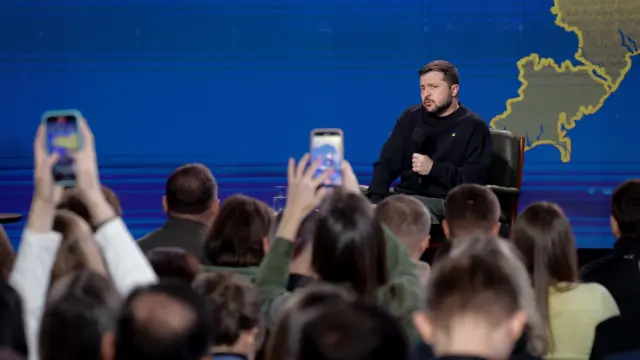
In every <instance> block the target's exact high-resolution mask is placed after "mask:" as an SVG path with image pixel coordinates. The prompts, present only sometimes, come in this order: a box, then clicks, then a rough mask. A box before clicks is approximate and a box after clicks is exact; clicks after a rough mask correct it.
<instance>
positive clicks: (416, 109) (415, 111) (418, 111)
mask: <svg viewBox="0 0 640 360" xmlns="http://www.w3.org/2000/svg"><path fill="white" fill-rule="evenodd" d="M421 115H422V104H415V105H411V106H409V107H408V108H406V109H405V110H404V111H403V112H402V115H400V118H399V119H398V122H403V123H404V122H408V121H411V119H412V118H415V117H416V116H421Z"/></svg>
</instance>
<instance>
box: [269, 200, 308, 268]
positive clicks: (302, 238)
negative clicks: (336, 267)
mask: <svg viewBox="0 0 640 360" xmlns="http://www.w3.org/2000/svg"><path fill="white" fill-rule="evenodd" d="M282 214H283V213H282V211H280V212H279V213H278V214H276V217H275V219H274V221H273V224H272V226H271V232H270V235H269V239H273V238H275V235H276V232H277V231H278V227H279V226H280V223H281V222H282ZM319 218H320V214H319V213H318V211H316V210H314V211H312V212H310V213H308V214H307V216H305V217H304V219H303V220H302V223H300V227H299V228H298V233H297V234H296V239H295V241H294V243H293V259H297V258H298V257H299V256H300V255H301V254H302V253H303V252H304V251H305V250H307V249H310V245H311V244H312V243H313V236H314V233H315V231H316V224H317V223H318V219H319Z"/></svg>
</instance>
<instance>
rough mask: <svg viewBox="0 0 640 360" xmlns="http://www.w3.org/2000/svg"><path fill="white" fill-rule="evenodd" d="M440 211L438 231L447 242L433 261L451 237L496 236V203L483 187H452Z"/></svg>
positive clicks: (448, 245) (447, 244)
mask: <svg viewBox="0 0 640 360" xmlns="http://www.w3.org/2000/svg"><path fill="white" fill-rule="evenodd" d="M444 213H445V215H444V216H445V218H444V220H443V221H442V230H443V231H444V235H445V237H446V238H447V240H448V241H446V242H444V243H443V244H442V246H441V247H440V248H439V249H438V251H437V253H436V255H435V257H434V260H433V262H437V261H438V259H440V258H441V257H442V256H443V255H445V254H446V253H447V252H448V251H449V250H450V248H451V241H452V240H453V239H454V238H458V237H466V236H469V235H473V234H475V233H480V234H488V235H493V236H498V234H499V232H500V202H499V201H498V198H497V197H496V195H495V194H494V193H493V192H492V191H491V190H489V189H488V188H487V187H485V186H481V185H476V184H462V185H458V186H456V187H455V188H453V189H452V190H451V191H450V192H449V194H448V195H447V198H446V199H445V201H444Z"/></svg>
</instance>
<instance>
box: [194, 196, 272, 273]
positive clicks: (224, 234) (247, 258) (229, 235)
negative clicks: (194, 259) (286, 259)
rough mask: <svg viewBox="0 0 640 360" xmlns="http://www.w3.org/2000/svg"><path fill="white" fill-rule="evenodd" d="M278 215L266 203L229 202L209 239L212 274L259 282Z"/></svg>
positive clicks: (207, 247) (233, 199)
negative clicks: (258, 276)
mask: <svg viewBox="0 0 640 360" xmlns="http://www.w3.org/2000/svg"><path fill="white" fill-rule="evenodd" d="M274 217H275V214H274V212H273V210H272V209H271V208H269V206H268V205H267V204H265V203H264V202H262V201H260V200H256V199H254V198H251V197H248V196H244V195H233V196H231V197H228V198H227V199H225V201H224V202H223V203H222V206H221V207H220V212H219V213H218V216H217V217H216V220H215V221H214V222H213V226H212V227H211V230H210V231H209V233H208V234H207V235H206V237H205V244H204V255H205V258H206V259H207V262H208V264H211V265H212V266H210V267H207V270H208V271H233V272H237V273H238V274H241V275H243V276H246V277H247V278H249V279H250V280H252V281H253V280H255V276H256V274H257V273H258V266H260V262H261V261H262V258H263V257H264V254H265V249H266V248H267V247H268V242H269V231H270V230H271V224H272V223H273V219H274Z"/></svg>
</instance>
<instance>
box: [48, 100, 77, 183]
mask: <svg viewBox="0 0 640 360" xmlns="http://www.w3.org/2000/svg"><path fill="white" fill-rule="evenodd" d="M81 120H82V114H81V113H80V111H78V110H51V111H47V112H45V113H44V114H43V115H42V125H43V127H44V132H45V142H44V144H43V145H44V148H45V149H46V151H47V152H48V153H49V154H52V155H53V154H55V155H56V156H57V161H56V163H55V164H54V165H53V169H52V171H53V179H54V181H55V182H56V184H58V185H60V186H73V185H75V183H76V170H75V164H74V162H73V158H72V157H71V154H72V153H74V152H77V151H78V150H80V149H81V148H82V143H83V139H82V134H81V132H80V131H79V127H78V124H79V122H80V121H81Z"/></svg>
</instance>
